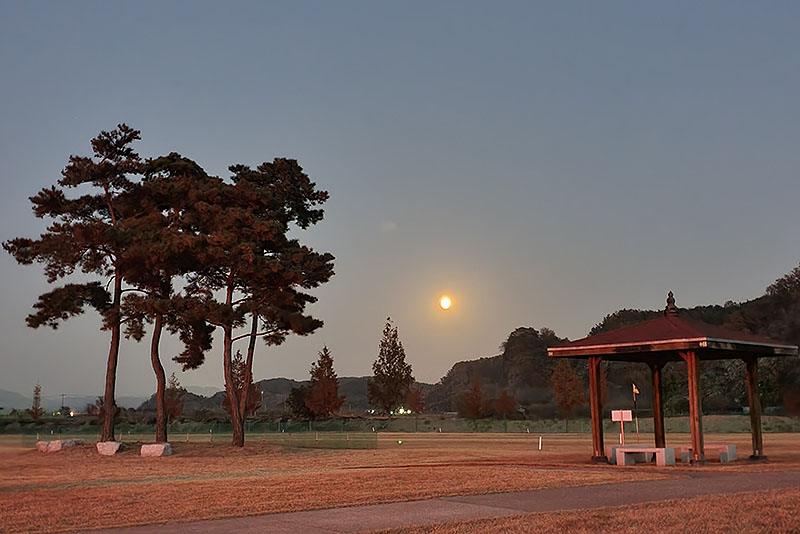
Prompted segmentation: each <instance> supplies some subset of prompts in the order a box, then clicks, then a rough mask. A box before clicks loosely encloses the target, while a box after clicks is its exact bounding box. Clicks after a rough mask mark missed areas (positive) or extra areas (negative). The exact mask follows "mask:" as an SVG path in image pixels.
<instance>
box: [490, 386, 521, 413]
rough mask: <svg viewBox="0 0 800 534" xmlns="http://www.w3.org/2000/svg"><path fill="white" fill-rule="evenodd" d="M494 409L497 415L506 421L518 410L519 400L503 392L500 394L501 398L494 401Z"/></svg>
mask: <svg viewBox="0 0 800 534" xmlns="http://www.w3.org/2000/svg"><path fill="white" fill-rule="evenodd" d="M492 409H493V410H494V413H495V414H497V415H498V416H500V417H502V418H503V419H506V418H508V416H509V415H511V414H512V413H514V412H515V411H516V410H517V399H515V398H514V396H513V395H509V394H508V393H506V392H505V390H503V391H502V392H501V393H500V397H498V398H496V399H495V400H494V401H492Z"/></svg>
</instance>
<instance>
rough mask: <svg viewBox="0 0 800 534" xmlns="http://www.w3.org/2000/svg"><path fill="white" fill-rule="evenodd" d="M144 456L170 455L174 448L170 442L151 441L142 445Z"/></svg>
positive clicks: (141, 452)
mask: <svg viewBox="0 0 800 534" xmlns="http://www.w3.org/2000/svg"><path fill="white" fill-rule="evenodd" d="M139 454H141V455H142V456H169V455H170V454H172V448H171V447H170V446H169V443H150V444H147V445H142V450H141V451H140V453H139Z"/></svg>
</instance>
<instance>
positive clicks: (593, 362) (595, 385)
mask: <svg viewBox="0 0 800 534" xmlns="http://www.w3.org/2000/svg"><path fill="white" fill-rule="evenodd" d="M602 361H603V358H600V357H598V356H592V357H590V358H589V408H590V410H591V413H592V461H593V462H597V463H601V462H602V463H608V458H606V453H605V451H604V450H603V405H602V403H601V402H600V363H601V362H602Z"/></svg>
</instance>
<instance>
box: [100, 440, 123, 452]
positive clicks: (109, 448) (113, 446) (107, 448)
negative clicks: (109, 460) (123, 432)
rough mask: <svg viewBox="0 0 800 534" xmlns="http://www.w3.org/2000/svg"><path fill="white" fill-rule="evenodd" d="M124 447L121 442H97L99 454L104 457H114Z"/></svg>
mask: <svg viewBox="0 0 800 534" xmlns="http://www.w3.org/2000/svg"><path fill="white" fill-rule="evenodd" d="M121 447H122V443H120V442H119V441H98V442H97V452H99V453H100V454H102V455H103V456H114V455H115V454H117V453H118V452H119V450H120V448H121Z"/></svg>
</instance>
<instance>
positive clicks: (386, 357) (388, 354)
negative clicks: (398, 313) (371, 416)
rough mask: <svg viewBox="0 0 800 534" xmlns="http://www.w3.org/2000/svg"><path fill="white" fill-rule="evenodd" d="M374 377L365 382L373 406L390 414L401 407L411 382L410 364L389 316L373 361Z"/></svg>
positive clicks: (412, 380) (412, 379)
mask: <svg viewBox="0 0 800 534" xmlns="http://www.w3.org/2000/svg"><path fill="white" fill-rule="evenodd" d="M372 372H373V377H372V378H371V379H369V380H368V381H367V395H368V396H369V401H370V403H372V406H374V407H375V408H377V409H378V410H379V411H381V412H383V413H386V414H390V413H392V412H393V411H394V410H396V409H397V408H399V407H400V404H402V402H403V399H405V397H406V395H407V393H408V389H409V388H410V387H411V385H412V384H413V383H414V376H413V374H412V372H411V365H410V364H408V363H406V351H405V349H404V348H403V343H402V342H401V341H400V338H399V336H398V334H397V327H396V326H394V325H393V324H392V319H391V318H387V319H386V326H384V328H383V337H382V338H381V342H380V346H379V351H378V358H377V359H376V360H375V362H374V363H373V364H372Z"/></svg>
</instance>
